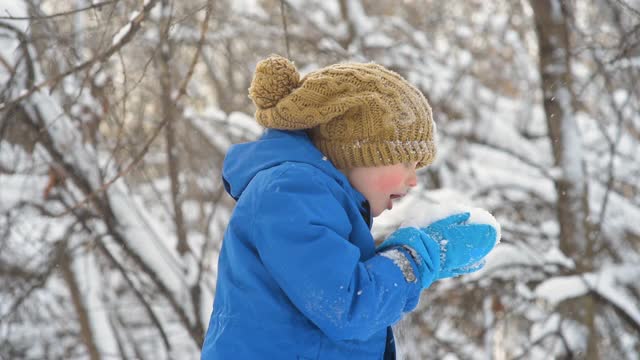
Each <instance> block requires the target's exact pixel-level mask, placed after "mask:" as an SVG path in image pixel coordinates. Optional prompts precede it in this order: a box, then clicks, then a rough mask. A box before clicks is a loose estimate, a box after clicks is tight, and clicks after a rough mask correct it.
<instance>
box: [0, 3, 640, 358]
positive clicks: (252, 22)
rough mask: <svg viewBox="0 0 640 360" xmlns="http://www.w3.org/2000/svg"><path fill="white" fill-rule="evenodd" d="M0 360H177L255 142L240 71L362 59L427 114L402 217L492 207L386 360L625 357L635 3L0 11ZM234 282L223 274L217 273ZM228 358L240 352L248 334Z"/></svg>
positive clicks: (200, 324)
mask: <svg viewBox="0 0 640 360" xmlns="http://www.w3.org/2000/svg"><path fill="white" fill-rule="evenodd" d="M0 9H1V10H2V11H1V12H0V79H1V81H0V359H92V360H95V359H114V358H118V359H120V358H121V359H195V358H199V350H200V346H201V343H202V340H203V336H204V333H205V331H206V327H207V325H208V320H209V315H210V313H211V309H212V302H213V294H214V293H215V279H216V264H217V254H218V251H219V249H220V245H221V244H220V242H221V239H222V235H223V232H224V229H225V226H226V222H227V221H228V218H229V216H230V213H231V211H232V209H233V206H234V202H233V200H232V199H231V198H230V197H229V196H228V195H227V194H226V193H225V192H224V188H223V186H222V183H221V179H220V168H221V163H222V160H223V158H224V154H225V152H226V149H227V148H228V147H229V146H230V145H231V144H233V143H237V142H241V141H248V140H252V139H255V138H257V137H258V136H259V135H260V134H261V132H262V129H261V128H260V127H259V126H258V125H257V124H256V123H255V121H254V120H253V118H252V116H253V112H254V111H255V109H254V108H253V105H252V104H251V101H250V99H248V97H247V88H248V87H249V84H250V81H251V78H252V74H253V70H254V68H255V64H256V63H257V61H259V60H260V59H262V58H264V57H266V56H268V55H270V54H272V53H278V54H281V55H284V56H288V57H290V58H291V59H292V60H294V61H295V63H296V65H297V67H298V69H299V70H300V72H301V73H303V74H304V73H306V72H308V71H310V70H313V69H316V68H318V67H322V66H325V65H329V64H332V63H336V62H342V61H375V62H377V63H380V64H382V65H384V66H387V67H388V68H390V69H392V70H394V71H396V72H398V73H400V74H402V75H403V76H405V77H406V78H407V79H408V80H409V81H410V82H412V83H414V84H415V85H416V86H417V87H419V89H420V90H421V91H423V93H424V94H425V96H426V97H427V99H429V101H430V103H431V104H432V106H433V109H434V118H435V120H436V123H437V125H438V134H439V157H438V159H437V161H436V162H435V163H434V164H433V165H432V166H430V167H428V168H427V169H426V170H424V171H422V172H421V173H420V177H421V179H422V184H423V185H422V187H421V188H420V191H419V192H418V193H417V194H414V195H415V196H414V197H413V198H408V199H405V201H407V203H406V204H402V205H404V206H401V207H400V209H398V210H394V211H393V212H392V213H390V214H389V215H388V216H386V217H385V216H382V217H381V219H380V222H379V225H377V226H375V227H374V230H375V234H376V237H377V238H378V239H380V238H382V237H383V236H384V234H385V232H388V231H389V229H390V228H393V227H394V226H395V227H397V226H398V224H399V222H400V221H401V220H402V217H403V211H410V209H411V206H410V205H407V204H410V203H411V202H412V201H419V200H420V199H423V200H424V199H426V200H425V201H433V202H446V201H454V200H456V201H467V202H471V203H473V204H474V205H476V206H481V207H484V208H486V209H488V210H489V211H490V212H492V213H493V214H494V215H495V216H496V218H497V219H498V220H499V222H500V223H501V225H502V243H501V244H500V245H499V246H498V247H497V248H496V250H495V251H494V252H493V253H492V254H491V256H490V258H489V261H488V263H487V266H486V268H485V269H484V270H483V271H481V272H479V273H476V274H474V275H472V276H466V277H462V278H458V279H454V280H446V281H441V282H439V283H436V284H434V285H433V286H432V287H431V288H430V289H429V290H427V291H425V292H424V293H423V296H422V300H421V302H420V305H419V308H418V309H417V310H416V311H415V312H413V313H411V314H409V315H407V316H406V318H405V319H404V320H403V321H401V323H400V324H399V325H398V326H397V331H396V334H397V335H396V336H397V337H398V342H399V347H400V352H401V354H402V358H403V359H496V360H499V359H553V358H555V359H640V355H639V354H640V281H638V279H640V181H639V179H640V159H639V156H638V154H640V96H639V93H640V86H639V85H638V84H640V1H638V0H585V1H577V0H573V1H571V0H529V1H525V0H521V1H508V0H497V1H480V0H468V1H437V0H280V1H276V0H242V1H231V0H189V1H177V0H144V1H142V0H138V1H133V0H103V1H100V0H74V1H62V0H0ZM238 266H242V264H238ZM248 340H249V341H250V339H248Z"/></svg>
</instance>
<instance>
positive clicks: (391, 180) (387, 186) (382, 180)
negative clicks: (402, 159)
mask: <svg viewBox="0 0 640 360" xmlns="http://www.w3.org/2000/svg"><path fill="white" fill-rule="evenodd" d="M402 181H403V176H402V174H398V175H396V174H393V175H387V176H381V177H379V178H378V179H376V181H375V182H374V184H375V187H376V190H378V191H381V192H393V191H395V190H396V189H397V188H398V186H399V185H400V184H401V183H402Z"/></svg>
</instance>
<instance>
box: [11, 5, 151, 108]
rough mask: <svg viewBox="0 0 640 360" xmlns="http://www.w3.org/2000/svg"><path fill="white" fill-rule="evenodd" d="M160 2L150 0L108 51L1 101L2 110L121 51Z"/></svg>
mask: <svg viewBox="0 0 640 360" xmlns="http://www.w3.org/2000/svg"><path fill="white" fill-rule="evenodd" d="M157 2H158V0H149V1H148V2H147V3H146V4H145V5H144V7H143V9H142V11H141V12H140V13H139V14H138V15H137V16H136V17H134V18H133V19H132V20H131V21H130V22H129V23H128V26H129V29H128V31H127V33H126V34H124V36H122V37H121V38H119V39H118V41H115V43H114V44H113V45H112V46H111V47H109V49H107V50H106V51H104V52H102V53H101V54H98V55H96V56H95V57H93V58H91V59H89V60H87V61H85V62H83V63H81V64H80V65H77V66H75V67H73V68H71V69H68V70H67V71H65V72H63V73H61V74H60V75H58V76H55V77H52V78H49V79H46V80H44V81H42V82H40V83H38V84H36V85H34V86H32V87H31V88H30V89H27V90H24V91H23V92H22V93H21V94H20V95H18V96H17V97H15V98H13V99H10V100H8V101H5V102H3V103H0V111H2V110H4V109H6V108H7V107H8V106H10V105H13V104H15V103H17V102H20V101H22V100H24V99H26V98H27V97H29V96H31V95H32V94H33V93H35V92H36V91H39V90H41V89H43V88H44V87H46V86H49V85H52V84H58V83H59V82H60V81H61V80H62V79H63V78H65V77H67V76H69V75H71V74H73V73H76V72H78V71H82V70H84V69H87V68H89V67H91V66H92V65H93V64H95V63H97V62H99V61H105V60H106V59H108V58H109V57H111V55H113V54H115V53H116V52H117V51H119V50H120V49H121V48H122V47H123V46H124V45H125V44H127V43H128V42H129V41H131V39H132V38H133V36H134V35H135V33H136V32H138V30H139V29H140V27H141V24H142V21H143V20H144V19H145V17H146V15H147V13H148V12H149V11H150V10H151V9H152V8H153V7H154V6H155V4H156V3H157Z"/></svg>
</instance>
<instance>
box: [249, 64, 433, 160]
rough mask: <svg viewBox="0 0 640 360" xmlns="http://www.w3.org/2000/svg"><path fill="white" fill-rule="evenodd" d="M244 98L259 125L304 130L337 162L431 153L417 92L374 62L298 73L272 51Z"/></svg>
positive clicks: (428, 117)
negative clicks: (246, 98)
mask: <svg viewBox="0 0 640 360" xmlns="http://www.w3.org/2000/svg"><path fill="white" fill-rule="evenodd" d="M249 97H250V98H251V99H252V100H253V102H254V104H255V105H256V107H257V111H256V120H257V121H258V123H260V124H261V125H262V126H264V127H267V128H273V129H281V130H302V129H306V130H308V133H309V135H310V137H311V139H312V141H313V143H314V145H315V146H316V147H317V148H318V149H320V151H321V152H322V153H323V154H325V155H326V156H327V157H328V158H329V160H331V162H333V164H334V165H335V166H336V167H337V168H351V167H359V166H381V165H392V164H399V163H408V162H413V161H415V162H418V167H422V166H426V165H429V164H430V163H431V162H433V160H434V158H435V155H436V144H435V131H436V130H435V124H434V122H433V118H432V113H431V107H430V106H429V103H428V102H427V100H426V99H425V97H424V96H423V95H422V93H421V92H420V91H419V90H418V89H416V88H415V87H413V86H412V85H411V84H409V83H408V82H407V81H406V80H405V79H404V78H402V77H401V76H400V75H398V74H396V73H395V72H393V71H390V70H388V69H386V68H384V67H382V66H380V65H377V64H374V63H344V64H336V65H331V66H328V67H325V68H322V69H320V70H316V71H313V72H311V73H309V74H307V75H306V76H304V77H303V78H302V79H301V78H300V74H299V73H298V70H297V69H296V67H295V66H294V65H293V63H291V61H289V60H287V59H285V58H283V57H281V56H278V55H272V56H271V57H269V58H267V59H264V60H262V61H260V62H259V63H258V65H257V66H256V71H255V74H254V77H253V81H252V82H251V87H250V88H249Z"/></svg>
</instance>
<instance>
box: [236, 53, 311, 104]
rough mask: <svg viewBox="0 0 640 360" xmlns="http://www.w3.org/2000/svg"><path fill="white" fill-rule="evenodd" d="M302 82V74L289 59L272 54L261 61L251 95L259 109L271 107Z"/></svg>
mask: <svg viewBox="0 0 640 360" xmlns="http://www.w3.org/2000/svg"><path fill="white" fill-rule="evenodd" d="M299 84H300V74H299V73H298V70H297V69H296V67H295V65H293V63H292V62H291V61H289V60H288V59H286V58H284V57H282V56H279V55H271V56H270V57H268V58H266V59H264V60H262V61H260V62H259V63H258V65H257V66H256V72H255V74H254V76H253V80H252V81H251V87H250V88H249V97H250V98H251V100H253V103H254V104H255V105H256V107H258V109H269V108H272V107H274V106H276V104H277V103H278V102H279V101H280V100H281V99H283V98H284V97H286V96H287V95H289V94H290V93H291V92H292V91H293V90H295V89H296V88H297V87H298V86H299Z"/></svg>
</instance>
